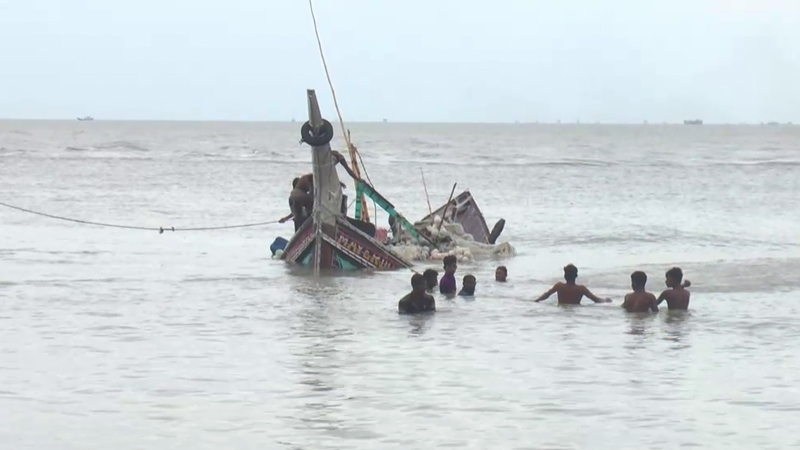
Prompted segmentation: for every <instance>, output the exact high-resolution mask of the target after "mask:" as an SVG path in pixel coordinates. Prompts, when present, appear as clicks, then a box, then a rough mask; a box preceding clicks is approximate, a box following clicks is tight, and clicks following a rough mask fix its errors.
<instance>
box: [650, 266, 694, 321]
mask: <svg viewBox="0 0 800 450" xmlns="http://www.w3.org/2000/svg"><path fill="white" fill-rule="evenodd" d="M681 280H683V271H682V270H681V269H680V267H673V268H672V269H669V270H668V271H667V280H666V284H667V287H668V288H670V289H667V290H666V291H664V292H662V293H661V295H659V296H658V301H657V302H656V304H657V305H660V304H661V302H663V301H664V300H666V301H667V307H669V310H670V311H675V310H678V311H686V310H688V309H689V297H690V296H691V295H692V294H691V292H689V290H688V289H686V288H687V287H689V286H691V285H692V283H691V282H689V280H686V281H684V282H683V284H681Z"/></svg>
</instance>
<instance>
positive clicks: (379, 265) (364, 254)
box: [336, 233, 395, 269]
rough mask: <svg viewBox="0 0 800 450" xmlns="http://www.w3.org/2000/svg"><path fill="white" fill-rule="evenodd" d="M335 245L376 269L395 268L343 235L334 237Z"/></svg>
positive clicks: (379, 256)
mask: <svg viewBox="0 0 800 450" xmlns="http://www.w3.org/2000/svg"><path fill="white" fill-rule="evenodd" d="M336 243H337V244H339V245H341V246H342V247H344V248H345V249H347V251H349V252H350V253H353V254H355V255H356V256H358V257H359V258H361V259H363V260H365V261H368V262H369V263H370V264H372V265H373V266H375V268H376V269H391V268H393V267H394V266H395V265H394V264H392V262H391V261H389V260H388V259H386V258H384V257H383V256H381V255H380V254H378V253H375V252H374V251H371V250H370V249H369V248H368V247H365V246H363V245H361V244H359V243H358V242H357V241H355V240H353V239H350V237H349V236H347V235H345V234H344V233H338V234H337V235H336Z"/></svg>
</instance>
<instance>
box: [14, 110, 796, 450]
mask: <svg viewBox="0 0 800 450" xmlns="http://www.w3.org/2000/svg"><path fill="white" fill-rule="evenodd" d="M300 125H301V124H300V123H299V122H298V123H283V124H278V123H188V122H187V123H169V122H104V121H95V122H78V121H70V122H46V121H39V122H28V121H2V122H0V201H2V202H5V203H9V204H13V205H16V206H20V207H24V208H29V209H32V210H36V211H40V212H44V213H48V214H54V215H59V216H66V217H71V218H78V219H83V220H92V221H99V222H107V223H112V224H122V225H135V226H145V227H161V226H163V227H171V226H175V227H206V226H220V225H235V224H241V223H249V222H261V221H270V220H276V219H278V218H280V217H281V216H283V215H285V214H287V213H288V211H287V209H288V205H287V195H288V192H289V189H290V183H291V180H292V178H294V177H295V176H298V175H300V174H303V173H306V172H309V171H310V149H309V148H308V147H307V146H304V145H300V144H299V143H298V141H299V128H300ZM350 128H351V129H352V132H353V141H354V142H355V144H356V145H357V146H358V147H359V148H360V149H361V151H362V154H363V158H364V162H365V164H366V169H367V172H368V174H369V176H370V178H371V180H372V181H373V183H374V185H375V186H376V188H377V189H378V190H379V191H380V192H381V193H383V194H384V195H385V196H386V197H387V198H389V199H390V200H392V202H393V203H395V205H396V206H397V207H398V209H399V210H400V211H401V212H403V213H404V214H405V215H406V216H408V217H410V218H418V217H421V216H422V215H424V214H425V213H426V212H427V203H426V200H425V194H424V190H423V184H422V179H421V174H420V169H422V170H424V174H425V179H426V181H427V186H428V191H429V194H430V199H431V203H433V206H434V207H436V206H438V205H439V204H442V203H444V202H445V201H446V199H447V197H448V195H449V193H450V189H451V188H452V185H453V183H458V188H457V191H460V190H462V189H470V190H471V192H472V193H473V195H474V196H475V198H476V200H477V202H478V204H479V205H480V207H481V209H482V210H483V212H484V214H485V216H486V218H487V221H488V222H489V224H490V226H491V225H492V224H494V222H495V221H496V220H498V219H500V218H501V217H502V218H505V219H506V220H507V225H506V229H505V232H504V233H503V235H502V239H501V240H506V241H509V242H511V243H512V245H514V247H515V248H516V249H517V252H518V254H517V256H516V257H514V258H510V259H506V260H480V261H476V262H474V263H462V264H461V265H460V266H459V272H458V274H457V277H458V279H459V282H460V278H461V276H463V275H464V274H467V273H472V274H474V275H476V276H477V279H478V287H477V296H476V297H475V298H474V300H464V299H458V300H455V301H451V300H446V299H444V298H437V309H438V311H437V312H436V313H435V314H433V315H428V316H417V317H410V316H402V315H398V314H397V301H398V299H399V298H400V297H401V296H402V295H404V294H405V293H406V292H408V290H409V289H410V282H409V280H410V273H409V272H408V271H403V272H394V273H371V274H359V275H349V276H338V277H331V276H324V277H321V278H314V277H313V276H310V275H309V274H307V273H305V272H303V271H298V270H292V269H290V268H288V267H287V266H286V265H285V264H284V263H283V262H281V261H275V260H272V259H271V258H270V253H269V245H270V243H271V242H272V240H273V239H274V238H275V237H276V236H283V237H286V238H289V237H290V236H291V233H292V225H291V222H289V223H287V224H283V225H280V224H274V225H267V226H264V227H257V228H243V229H231V230H221V231H197V232H189V231H187V232H174V233H173V232H165V233H163V234H159V233H158V232H156V231H139V230H126V229H116V228H103V227H96V226H88V225H82V224H77V223H71V222H65V221H59V220H53V219H49V218H45V217H40V216H36V215H32V214H26V213H22V212H19V211H15V210H12V209H8V208H3V207H0V411H3V413H2V416H3V418H2V419H1V420H0V442H2V443H3V445H4V446H7V447H8V448H15V449H36V450H39V449H41V450H45V449H48V450H49V449H68V450H72V449H75V450H78V449H108V448H113V449H116V450H128V449H155V448H175V449H178V448H180V449H363V450H374V449H384V448H387V449H389V448H404V449H432V448H471V449H614V450H618V449H675V448H682V447H694V448H703V449H707V448H712V449H755V448H759V449H786V448H797V446H800V435H798V433H797V432H796V431H795V428H796V423H797V418H798V417H800V370H799V369H800V359H799V358H798V353H800V304H799V303H796V302H798V300H800V295H798V294H799V293H800V127H797V126H795V127H792V126H775V127H772V126H709V125H703V126H684V125H638V126H603V125H534V124H530V125H528V124H517V125H433V124H430V125H418V124H393V123H388V124H350ZM336 139H337V140H336V141H335V148H339V149H341V148H342V142H341V133H339V130H338V129H337V137H336ZM340 176H342V177H343V178H344V172H343V171H341V170H340ZM352 190H353V186H352V184H350V187H349V188H348V191H349V192H350V195H351V198H352V194H353V193H352ZM377 220H378V223H379V224H380V225H382V226H387V223H386V222H387V216H386V214H385V213H383V212H381V211H379V212H378V215H377ZM567 263H574V264H575V265H577V266H578V268H579V270H580V272H579V278H578V280H579V282H582V283H584V284H586V285H587V286H588V287H589V288H590V289H591V290H592V291H593V292H595V293H596V294H598V295H600V296H609V297H612V298H613V299H614V303H612V304H601V305H594V304H591V302H589V303H590V304H588V305H585V306H580V307H572V308H564V307H559V306H557V305H555V299H554V298H553V299H551V300H549V301H548V302H544V303H532V302H531V300H532V299H534V298H535V297H536V296H538V295H539V294H540V293H541V292H543V291H545V290H546V289H547V288H548V287H549V286H551V285H552V283H554V282H556V281H558V280H559V279H560V277H561V276H562V271H561V268H562V266H564V265H565V264H567ZM499 264H504V265H506V266H508V271H509V282H508V283H507V284H503V285H500V284H497V283H495V282H494V281H493V273H494V269H495V267H496V266H497V265H499ZM672 266H680V267H681V268H682V269H683V271H684V273H685V275H686V278H688V279H689V280H691V281H692V284H693V286H692V288H691V290H692V292H693V294H692V302H691V305H690V311H689V313H686V314H674V313H673V314H670V313H668V312H667V311H666V309H665V308H664V309H662V311H661V312H660V313H658V314H657V315H645V316H635V315H628V314H625V313H624V312H623V311H622V310H621V308H620V307H619V305H620V303H621V300H622V297H623V295H624V294H625V292H627V291H628V288H629V284H630V277H629V276H630V273H631V272H632V271H634V270H639V269H640V270H644V271H646V272H647V273H648V275H649V282H648V288H649V289H650V290H652V291H654V292H657V293H658V292H660V291H661V290H662V289H663V288H664V284H663V280H664V272H665V271H666V270H667V269H669V268H670V267H672ZM427 267H436V268H439V265H438V264H436V263H431V264H429V265H426V264H420V265H419V266H418V267H417V270H420V271H421V270H422V269H425V268H427ZM792 424H795V425H792Z"/></svg>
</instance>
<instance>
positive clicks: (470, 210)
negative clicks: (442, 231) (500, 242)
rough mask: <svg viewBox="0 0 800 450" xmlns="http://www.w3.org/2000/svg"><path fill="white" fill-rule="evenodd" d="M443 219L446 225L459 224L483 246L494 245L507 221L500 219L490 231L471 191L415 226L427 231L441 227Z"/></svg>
mask: <svg viewBox="0 0 800 450" xmlns="http://www.w3.org/2000/svg"><path fill="white" fill-rule="evenodd" d="M442 219H444V221H445V223H448V222H449V223H455V224H458V225H459V226H461V228H462V229H463V231H464V233H466V234H469V235H470V236H472V239H473V240H474V241H475V242H479V243H481V244H491V245H494V244H495V243H496V242H497V239H498V238H499V237H500V234H501V233H502V232H503V228H505V226H506V221H505V219H500V220H498V221H497V223H495V225H494V227H493V228H492V230H491V231H489V226H488V225H487V224H486V219H485V218H484V217H483V213H482V212H481V209H480V208H478V203H476V202H475V199H474V198H473V197H472V194H471V193H470V192H469V190H466V191H464V192H462V193H460V194H458V195H457V196H456V197H455V198H453V200H452V201H450V202H449V203H445V204H444V205H442V206H440V207H439V208H437V209H436V210H435V211H433V212H432V213H430V214H428V215H427V216H425V217H423V218H422V220H420V221H418V222H416V223H415V224H414V226H415V227H416V228H417V229H427V228H428V227H430V226H439V222H440V221H441V220H442Z"/></svg>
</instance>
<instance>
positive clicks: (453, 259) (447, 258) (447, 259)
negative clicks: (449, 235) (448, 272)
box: [442, 255, 458, 267]
mask: <svg viewBox="0 0 800 450" xmlns="http://www.w3.org/2000/svg"><path fill="white" fill-rule="evenodd" d="M442 263H443V264H444V266H445V267H447V266H449V265H450V264H458V259H456V257H455V255H447V256H445V257H444V259H443V260H442Z"/></svg>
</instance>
